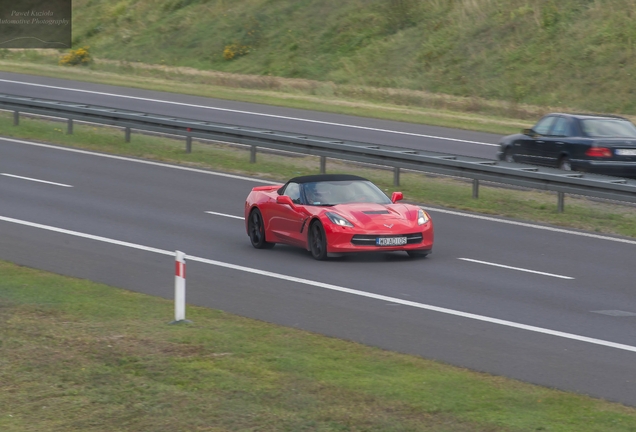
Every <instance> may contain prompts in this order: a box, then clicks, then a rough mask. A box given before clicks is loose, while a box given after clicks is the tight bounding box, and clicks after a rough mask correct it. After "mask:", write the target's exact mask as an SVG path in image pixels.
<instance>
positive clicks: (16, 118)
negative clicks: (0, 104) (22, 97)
mask: <svg viewBox="0 0 636 432" xmlns="http://www.w3.org/2000/svg"><path fill="white" fill-rule="evenodd" d="M19 124H20V111H13V126H18V125H19Z"/></svg>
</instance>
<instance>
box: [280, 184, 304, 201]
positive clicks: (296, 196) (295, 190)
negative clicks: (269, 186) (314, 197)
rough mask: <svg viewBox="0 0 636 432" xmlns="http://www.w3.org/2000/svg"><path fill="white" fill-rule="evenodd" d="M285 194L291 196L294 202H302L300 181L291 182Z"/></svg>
mask: <svg viewBox="0 0 636 432" xmlns="http://www.w3.org/2000/svg"><path fill="white" fill-rule="evenodd" d="M283 195H287V196H288V197H290V198H291V200H292V202H293V203H294V204H301V202H300V186H299V185H298V183H289V184H288V185H287V187H286V188H285V192H283Z"/></svg>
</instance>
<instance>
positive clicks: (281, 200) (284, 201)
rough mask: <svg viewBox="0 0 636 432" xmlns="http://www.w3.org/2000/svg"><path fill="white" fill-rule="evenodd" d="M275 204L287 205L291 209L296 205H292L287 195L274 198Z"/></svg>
mask: <svg viewBox="0 0 636 432" xmlns="http://www.w3.org/2000/svg"><path fill="white" fill-rule="evenodd" d="M276 202H277V203H278V204H287V205H288V206H290V207H291V208H294V207H296V205H295V204H294V202H293V201H292V199H291V198H290V197H288V196H287V195H278V196H277V197H276Z"/></svg>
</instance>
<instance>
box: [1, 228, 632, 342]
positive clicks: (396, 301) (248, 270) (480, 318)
mask: <svg viewBox="0 0 636 432" xmlns="http://www.w3.org/2000/svg"><path fill="white" fill-rule="evenodd" d="M0 221H4V222H9V223H14V224H19V225H24V226H29V227H33V228H38V229H43V230H47V231H52V232H58V233H62V234H68V235H72V236H76V237H81V238H86V239H91V240H97V241H101V242H104V243H110V244H114V245H118V246H124V247H128V248H133V249H139V250H143V251H148V252H154V253H158V254H161V255H168V256H175V255H176V253H175V252H172V251H167V250H162V249H157V248H153V247H148V246H143V245H139V244H134V243H129V242H124V241H120V240H114V239H109V238H107V237H101V236H96V235H92V234H85V233H81V232H77V231H71V230H67V229H63V228H57V227H53V226H49V225H42V224H38V223H34V222H28V221H24V220H20V219H14V218H9V217H5V216H0ZM186 259H188V260H190V261H195V262H200V263H204V264H210V265H214V266H217V267H223V268H227V269H232V270H238V271H242V272H245V273H252V274H257V275H259V276H267V277H271V278H275V279H280V280H284V281H287V282H295V283H299V284H303V285H309V286H313V287H317V288H324V289H328V290H331V291H337V292H342V293H346V294H352V295H356V296H359V297H366V298H371V299H375V300H381V301H383V302H388V303H394V304H400V305H404V306H411V307H414V308H418V309H424V310H429V311H433V312H439V313H443V314H446V315H453V316H458V317H462V318H467V319H472V320H476V321H483V322H487V323H490V324H497V325H501V326H505V327H512V328H516V329H521V330H527V331H531V332H534V333H541V334H546V335H550V336H555V337H560V338H564V339H571V340H575V341H579V342H586V343H589V344H594V345H600V346H605V347H610V348H616V349H619V350H623V351H631V352H636V346H631V345H625V344H621V343H616V342H610V341H606V340H602V339H596V338H591V337H587V336H581V335H576V334H572V333H566V332H561V331H557V330H551V329H546V328H542V327H536V326H531V325H526V324H521V323H517V322H513V321H507V320H502V319H499V318H492V317H487V316H484V315H477V314H473V313H468V312H462V311H457V310H454V309H447V308H443V307H438V306H433V305H428V304H424V303H417V302H414V301H409V300H403V299H399V298H395V297H389V296H385V295H381V294H374V293H370V292H366V291H359V290H355V289H351V288H345V287H341V286H338V285H332V284H328V283H323V282H317V281H312V280H309V279H302V278H298V277H295V276H288V275H283V274H280V273H274V272H270V271H266V270H258V269H255V268H251V267H245V266H241V265H236V264H230V263H226V262H222V261H216V260H211V259H207V258H201V257H196V256H191V255H187V256H186Z"/></svg>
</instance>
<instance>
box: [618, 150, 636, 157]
mask: <svg viewBox="0 0 636 432" xmlns="http://www.w3.org/2000/svg"><path fill="white" fill-rule="evenodd" d="M616 154H617V155H618V156H636V149H616Z"/></svg>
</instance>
